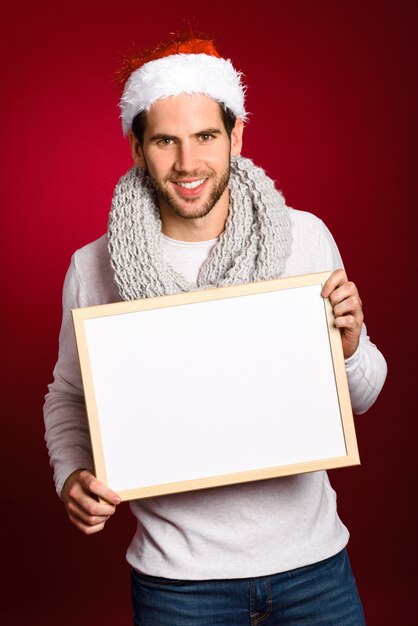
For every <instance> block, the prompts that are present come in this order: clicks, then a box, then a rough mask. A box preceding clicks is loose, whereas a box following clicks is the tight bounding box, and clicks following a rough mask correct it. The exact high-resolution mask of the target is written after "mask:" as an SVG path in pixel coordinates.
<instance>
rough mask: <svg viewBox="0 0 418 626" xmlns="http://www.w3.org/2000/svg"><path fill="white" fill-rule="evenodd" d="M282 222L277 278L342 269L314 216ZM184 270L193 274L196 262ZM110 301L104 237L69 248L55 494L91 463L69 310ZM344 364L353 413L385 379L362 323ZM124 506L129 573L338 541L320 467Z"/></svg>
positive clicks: (318, 550)
mask: <svg viewBox="0 0 418 626" xmlns="http://www.w3.org/2000/svg"><path fill="white" fill-rule="evenodd" d="M291 219H292V228H293V230H292V234H293V244H292V251H291V254H290V256H289V258H288V260H287V263H286V268H285V273H284V275H287V276H291V275H296V274H305V273H310V272H321V271H326V270H334V269H337V268H339V267H342V261H341V258H340V255H339V253H338V250H337V247H336V245H335V242H334V240H333V239H332V236H331V234H330V233H329V231H328V230H327V228H326V227H325V225H324V224H323V222H322V221H321V220H319V219H318V218H316V217H314V216H313V215H311V214H309V213H305V212H302V211H295V210H291ZM191 248H192V247H191ZM203 248H205V246H203ZM164 250H165V252H164V254H165V255H166V260H168V261H169V262H170V263H172V264H176V265H177V262H176V260H175V256H176V251H175V250H173V245H171V250H170V242H169V243H168V244H167V242H166V244H165V245H164ZM199 254H200V255H201V258H200V260H196V258H195V257H196V255H195V254H194V253H193V251H192V253H191V254H190V255H189V258H190V261H189V262H190V263H191V264H192V265H193V263H199V264H201V263H202V260H203V258H204V254H205V253H204V251H203V253H202V250H200V252H199V253H198V256H199ZM202 254H203V256H202ZM173 255H174V256H173ZM193 259H194V260H193ZM182 263H183V265H184V259H183V260H182ZM175 269H177V270H179V269H180V267H179V266H178V265H177V267H175ZM188 270H189V274H190V275H193V274H194V275H196V272H197V268H196V267H189V268H188ZM119 300H120V296H119V294H118V290H117V286H116V284H115V282H114V280H113V273H112V269H111V267H110V262H109V253H108V250H107V238H106V236H104V237H102V238H100V239H98V240H97V241H95V242H93V243H91V244H89V245H87V246H85V247H84V248H82V249H81V250H78V251H77V252H76V253H75V255H74V256H73V258H72V261H71V266H70V268H69V270H68V273H67V276H66V280H65V285H64V293H63V309H64V310H63V322H62V328H61V333H60V347H59V359H58V362H57V364H56V367H55V370H54V382H53V383H52V384H51V385H50V386H49V393H48V394H47V396H46V401H45V424H46V440H47V444H48V448H49V453H50V458H51V465H52V466H53V467H54V474H55V482H56V488H57V491H58V493H61V490H62V487H63V484H64V482H65V480H66V478H67V477H68V476H69V474H71V473H72V472H73V471H75V470H76V469H80V468H86V469H90V470H91V469H92V468H93V461H92V456H91V446H90V439H89V433H88V425H87V419H86V413H85V407H84V396H83V389H82V383H81V376H80V369H79V364H78V357H77V350H76V345H75V339H74V333H73V327H72V321H71V314H70V311H71V309H72V308H77V307H83V306H90V305H95V304H105V303H109V302H116V301H119ZM346 371H347V377H348V383H349V388H350V394H351V401H352V405H353V410H354V412H355V413H357V414H359V413H364V412H365V411H366V410H367V409H368V408H369V407H370V406H371V404H373V402H374V401H375V399H376V398H377V396H378V394H379V392H380V389H381V388H382V386H383V383H384V380H385V376H386V364H385V361H384V358H383V357H382V355H381V353H380V352H379V351H378V350H377V348H376V346H374V345H373V344H372V343H371V342H370V340H369V338H368V337H367V335H366V329H365V327H363V331H362V335H361V340H360V345H359V348H358V349H357V351H356V352H355V354H354V355H353V356H352V357H350V358H349V359H347V360H346ZM254 427H256V425H255V426H254ZM130 506H131V510H132V512H133V514H134V515H135V517H136V518H137V521H138V525H137V531H136V533H135V535H134V537H133V539H132V542H131V544H130V546H129V549H128V552H127V559H128V561H129V563H130V564H131V565H132V566H133V567H134V568H136V569H137V570H139V571H142V572H144V573H147V574H150V575H155V576H162V577H166V578H176V579H195V580H202V579H211V578H212V579H213V578H241V577H254V576H263V575H268V574H272V573H277V572H282V571H287V570H290V569H293V568H295V567H301V566H304V565H308V564H310V563H314V562H317V561H320V560H322V559H325V558H328V557H330V556H332V555H334V554H336V553H337V552H338V551H339V550H341V549H342V548H343V547H344V546H345V545H346V543H347V541H348V531H347V529H346V528H345V526H344V525H343V524H342V522H341V521H340V519H339V517H338V515H337V510H336V496H335V492H334V491H333V489H332V487H331V485H330V483H329V480H328V477H327V474H326V472H313V473H308V474H300V475H296V476H290V477H285V478H277V479H270V480H265V481H259V482H253V483H244V484H240V485H233V486H227V487H220V488H215V489H207V490H201V491H192V492H187V493H184V494H174V495H170V496H159V497H156V498H147V499H143V500H135V501H132V502H131V503H130Z"/></svg>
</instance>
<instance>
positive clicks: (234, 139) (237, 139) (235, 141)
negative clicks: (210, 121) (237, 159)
mask: <svg viewBox="0 0 418 626" xmlns="http://www.w3.org/2000/svg"><path fill="white" fill-rule="evenodd" d="M243 132H244V122H243V121H242V119H241V118H240V117H237V119H236V122H235V126H234V128H233V129H232V132H231V156H238V155H240V154H241V150H242V134H243Z"/></svg>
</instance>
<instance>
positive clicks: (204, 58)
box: [119, 54, 247, 135]
mask: <svg viewBox="0 0 418 626" xmlns="http://www.w3.org/2000/svg"><path fill="white" fill-rule="evenodd" d="M181 93H203V94H205V95H206V96H209V97H210V98H213V99H214V100H216V101H217V102H220V103H221V104H224V105H225V106H227V107H228V108H229V109H230V110H231V111H232V113H234V115H236V117H240V118H242V119H244V120H246V119H247V114H246V112H245V107H244V95H245V87H244V86H243V84H242V81H241V73H240V72H237V71H236V70H235V69H234V67H233V65H232V63H231V61H230V60H229V59H220V58H218V57H215V56H209V55H208V54H172V55H170V56H167V57H162V58H161V59H156V60H154V61H149V62H148V63H145V65H143V66H142V67H140V68H139V69H137V70H135V71H134V72H132V74H131V75H130V77H129V78H128V80H127V81H126V84H125V88H124V90H123V94H122V98H121V101H120V105H119V106H120V109H121V118H122V129H123V134H124V135H126V134H127V132H128V131H129V129H130V128H131V126H132V120H133V119H134V117H135V115H137V114H138V113H140V112H141V111H147V110H148V109H149V107H150V106H151V105H152V103H153V102H155V101H156V100H161V99H162V98H168V97H169V96H178V95H179V94H181Z"/></svg>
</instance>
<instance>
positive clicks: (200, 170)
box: [131, 94, 242, 221]
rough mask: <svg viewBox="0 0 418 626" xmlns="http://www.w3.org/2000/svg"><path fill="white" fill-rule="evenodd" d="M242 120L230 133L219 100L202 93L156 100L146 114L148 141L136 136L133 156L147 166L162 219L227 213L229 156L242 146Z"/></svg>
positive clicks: (236, 152) (133, 140) (132, 139)
mask: <svg viewBox="0 0 418 626" xmlns="http://www.w3.org/2000/svg"><path fill="white" fill-rule="evenodd" d="M241 135H242V127H241V126H240V124H238V125H237V127H236V128H235V129H234V130H233V131H232V134H231V138H229V137H228V135H227V132H226V130H225V127H224V123H223V120H222V117H221V112H220V108H219V104H218V103H217V102H215V101H214V100H212V99H211V98H208V97H207V96H204V95H202V94H197V95H193V96H192V95H189V94H181V95H179V96H176V97H170V98H165V99H163V100H159V101H157V102H155V103H154V104H153V105H152V106H151V108H150V110H149V112H148V113H147V123H146V129H145V133H144V139H143V145H142V147H141V146H139V144H138V142H135V138H132V137H131V144H132V148H133V153H134V159H135V162H136V163H137V165H139V166H140V167H144V166H145V167H146V168H147V170H148V174H149V176H150V180H151V182H152V184H153V186H154V188H155V190H156V193H157V197H158V204H159V208H160V212H161V216H162V219H163V221H164V216H166V215H167V214H170V215H171V216H176V217H177V218H180V219H196V218H202V217H205V216H207V215H209V214H210V212H211V211H212V210H213V209H214V208H215V207H216V211H217V212H219V211H224V212H225V211H226V213H225V217H226V215H227V212H228V206H229V192H228V187H227V185H228V180H229V164H230V157H231V156H234V155H236V154H239V152H240V149H241Z"/></svg>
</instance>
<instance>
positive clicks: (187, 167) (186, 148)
mask: <svg viewBox="0 0 418 626" xmlns="http://www.w3.org/2000/svg"><path fill="white" fill-rule="evenodd" d="M197 167H198V157H197V150H196V148H195V147H194V146H193V144H192V143H191V142H184V143H179V144H178V146H177V152H176V159H175V163H174V169H175V170H176V172H181V173H185V172H186V173H190V172H193V171H194V170H196V169H197Z"/></svg>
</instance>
